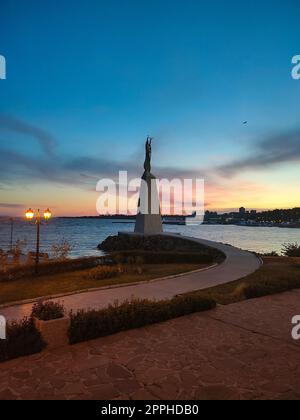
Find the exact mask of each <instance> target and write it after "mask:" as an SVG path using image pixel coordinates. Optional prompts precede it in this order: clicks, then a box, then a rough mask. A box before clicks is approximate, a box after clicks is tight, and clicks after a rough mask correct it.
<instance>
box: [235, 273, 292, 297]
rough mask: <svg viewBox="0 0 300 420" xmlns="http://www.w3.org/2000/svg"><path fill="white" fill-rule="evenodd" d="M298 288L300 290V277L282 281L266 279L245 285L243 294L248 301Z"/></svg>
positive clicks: (282, 279)
mask: <svg viewBox="0 0 300 420" xmlns="http://www.w3.org/2000/svg"><path fill="white" fill-rule="evenodd" d="M298 288H300V277H299V278H281V279H270V278H266V279H262V280H259V281H255V282H253V283H251V284H247V285H245V286H244V288H243V293H244V296H245V298H246V299H253V298H258V297H262V296H268V295H273V294H276V293H282V292H286V291H288V290H293V289H298Z"/></svg>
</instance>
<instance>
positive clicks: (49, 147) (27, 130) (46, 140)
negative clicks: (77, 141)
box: [0, 114, 55, 154]
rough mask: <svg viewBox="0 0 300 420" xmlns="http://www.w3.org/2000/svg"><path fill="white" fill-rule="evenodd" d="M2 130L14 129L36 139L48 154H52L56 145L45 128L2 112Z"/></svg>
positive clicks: (0, 125) (0, 123)
mask: <svg viewBox="0 0 300 420" xmlns="http://www.w3.org/2000/svg"><path fill="white" fill-rule="evenodd" d="M0 130H2V131H3V130H6V131H13V132H15V133H18V134H24V135H26V136H30V137H33V138H34V139H36V140H37V141H38V142H39V144H40V146H41V148H42V150H43V151H44V152H45V153H46V154H52V152H53V148H54V146H55V141H54V138H53V137H52V136H51V135H50V134H48V133H47V132H45V131H44V130H42V129H40V128H38V127H35V126H34V125H31V124H28V123H26V122H24V121H21V120H19V119H17V118H14V117H12V116H10V115H3V114H0Z"/></svg>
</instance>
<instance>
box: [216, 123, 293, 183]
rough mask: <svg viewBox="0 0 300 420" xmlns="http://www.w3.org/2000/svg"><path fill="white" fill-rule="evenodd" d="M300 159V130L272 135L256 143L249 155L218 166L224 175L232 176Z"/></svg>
mask: <svg viewBox="0 0 300 420" xmlns="http://www.w3.org/2000/svg"><path fill="white" fill-rule="evenodd" d="M298 161H300V130H296V131H293V132H288V133H282V134H281V135H276V136H270V137H269V138H267V139H263V140H261V141H259V142H258V143H256V144H255V147H254V151H253V152H252V154H250V155H249V156H248V157H246V158H243V159H240V160H236V161H234V162H232V163H229V164H226V165H223V166H221V167H219V168H218V171H219V172H220V173H221V174H222V175H225V176H226V175H228V176H232V175H235V174H236V173H238V172H243V171H245V170H252V169H265V168H269V167H271V166H274V165H278V164H283V163H288V162H298Z"/></svg>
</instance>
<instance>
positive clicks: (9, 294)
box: [0, 264, 203, 304]
mask: <svg viewBox="0 0 300 420" xmlns="http://www.w3.org/2000/svg"><path fill="white" fill-rule="evenodd" d="M202 267H203V266H200V265H199V264H167V265H158V264H145V265H144V266H143V273H142V274H139V273H124V274H122V276H118V275H117V276H115V277H112V278H108V279H103V280H97V279H95V278H91V277H90V276H89V273H90V271H91V270H90V269H86V270H79V271H73V272H67V273H58V274H55V275H44V276H40V277H27V278H22V279H19V280H13V281H6V282H0V304H4V303H9V302H14V301H18V300H24V299H34V298H39V297H43V296H51V295H56V294H63V293H70V292H76V291H80V290H84V289H92V288H97V287H102V286H108V285H118V284H125V283H134V282H137V281H148V280H152V279H155V278H160V277H165V276H169V275H173V274H174V275H176V274H181V273H185V272H188V271H193V270H198V269H200V268H202Z"/></svg>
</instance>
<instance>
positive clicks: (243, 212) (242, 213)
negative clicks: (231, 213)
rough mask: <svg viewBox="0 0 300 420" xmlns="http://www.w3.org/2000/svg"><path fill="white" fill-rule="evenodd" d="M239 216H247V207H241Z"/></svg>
mask: <svg viewBox="0 0 300 420" xmlns="http://www.w3.org/2000/svg"><path fill="white" fill-rule="evenodd" d="M239 214H240V216H244V215H245V214H246V209H245V207H241V208H240V209H239Z"/></svg>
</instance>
